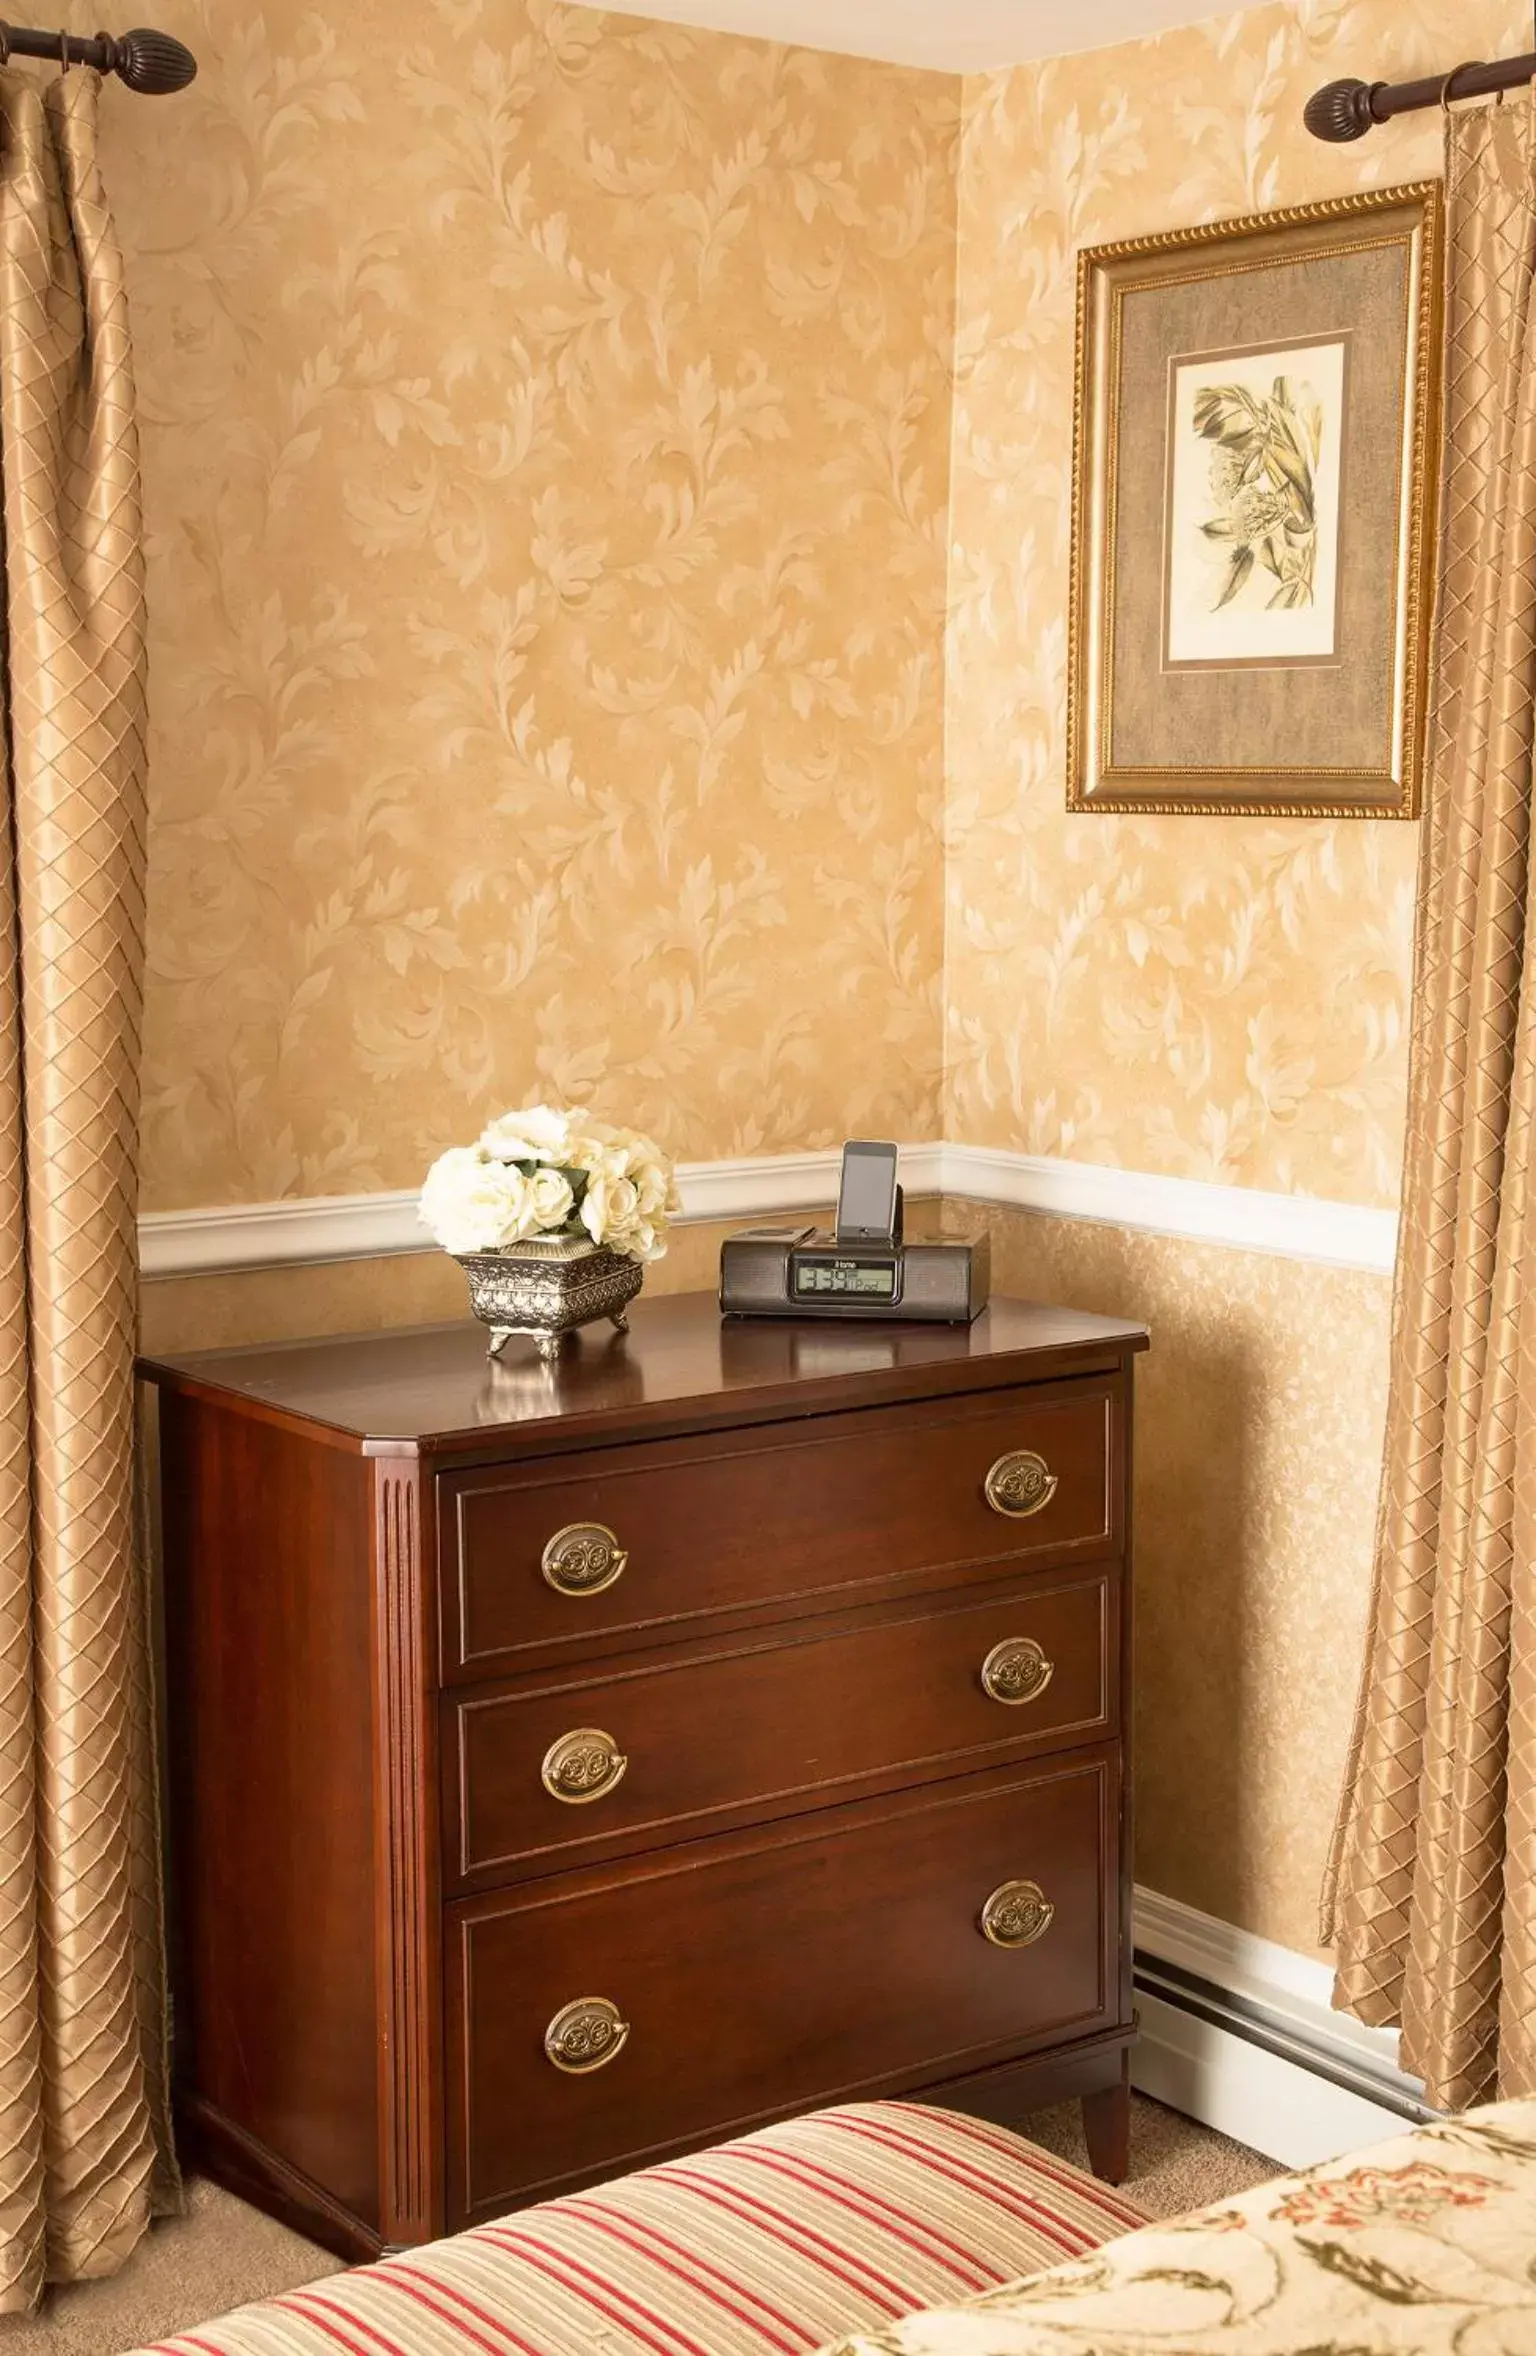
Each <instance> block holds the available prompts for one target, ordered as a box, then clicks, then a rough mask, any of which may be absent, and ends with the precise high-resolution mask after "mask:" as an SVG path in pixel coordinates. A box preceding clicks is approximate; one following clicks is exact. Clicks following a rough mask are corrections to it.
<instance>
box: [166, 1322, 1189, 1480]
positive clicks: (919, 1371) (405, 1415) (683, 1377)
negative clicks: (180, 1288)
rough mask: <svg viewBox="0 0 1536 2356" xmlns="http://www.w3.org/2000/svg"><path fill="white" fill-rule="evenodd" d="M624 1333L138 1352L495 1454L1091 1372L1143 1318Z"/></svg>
mask: <svg viewBox="0 0 1536 2356" xmlns="http://www.w3.org/2000/svg"><path fill="white" fill-rule="evenodd" d="M629 1318H630V1332H629V1334H628V1335H627V1336H621V1335H618V1334H615V1333H613V1332H612V1331H610V1329H609V1328H608V1327H606V1326H604V1327H602V1328H601V1329H599V1328H596V1327H589V1328H588V1329H587V1330H586V1331H585V1332H583V1333H579V1334H577V1335H574V1336H573V1337H572V1341H571V1343H570V1345H569V1347H568V1348H567V1349H566V1350H565V1351H563V1352H562V1354H561V1357H560V1359H559V1360H558V1362H557V1363H556V1365H555V1367H554V1368H553V1370H551V1369H550V1368H548V1367H546V1366H545V1364H544V1362H543V1360H542V1359H540V1358H539V1357H538V1356H537V1354H536V1353H535V1351H534V1348H533V1344H532V1343H531V1342H529V1341H526V1340H522V1339H518V1340H514V1341H512V1342H509V1343H508V1345H507V1349H506V1353H505V1356H504V1357H503V1359H502V1360H500V1361H499V1362H497V1363H496V1364H494V1365H493V1364H491V1363H490V1362H489V1361H488V1360H487V1357H486V1350H485V1330H484V1328H483V1327H482V1326H478V1325H475V1324H474V1323H472V1322H470V1321H467V1320H466V1321H465V1322H462V1323H460V1324H457V1325H438V1326H420V1327H412V1328H406V1329H402V1330H399V1331H395V1332H391V1333H373V1334H353V1335H349V1336H345V1337H343V1338H341V1339H339V1340H331V1339H326V1340H318V1341H312V1342H285V1343H278V1344H272V1345H268V1346H265V1347H261V1348H256V1349H239V1350H206V1351H197V1352H193V1353H190V1354H186V1355H181V1356H176V1355H172V1356H169V1357H165V1358H158V1359H145V1360H144V1361H143V1363H142V1371H143V1372H144V1373H145V1374H146V1375H149V1376H151V1377H153V1378H154V1379H155V1380H157V1381H158V1382H159V1383H161V1385H162V1386H163V1387H167V1388H175V1389H186V1390H194V1391H196V1392H198V1393H199V1394H201V1395H203V1396H212V1395H215V1394H218V1393H221V1392H233V1393H234V1394H235V1395H236V1396H238V1397H239V1398H241V1399H244V1400H245V1401H246V1402H247V1403H248V1408H249V1411H250V1412H251V1413H252V1414H256V1415H266V1416H271V1417H274V1418H277V1419H279V1420H286V1421H292V1422H295V1423H297V1424H300V1425H302V1426H304V1427H305V1428H306V1430H307V1432H308V1435H309V1437H310V1439H311V1441H312V1443H318V1442H319V1441H320V1437H321V1434H322V1433H323V1432H325V1431H329V1432H330V1433H331V1434H332V1435H333V1436H334V1437H335V1438H337V1439H338V1440H341V1441H353V1442H356V1443H358V1444H359V1445H362V1446H365V1447H369V1448H373V1447H379V1448H382V1449H384V1450H386V1451H388V1450H393V1449H395V1448H398V1447H399V1446H401V1445H402V1444H405V1443H413V1444H415V1445H416V1446H418V1447H421V1448H424V1449H430V1450H431V1451H432V1452H433V1453H434V1454H436V1455H439V1456H449V1455H458V1454H465V1455H469V1456H481V1457H484V1458H485V1459H486V1460H487V1461H491V1460H493V1459H499V1460H501V1461H505V1462H510V1461H512V1460H513V1459H515V1458H521V1457H524V1456H530V1455H535V1456H544V1455H550V1454H555V1453H558V1452H560V1451H561V1450H564V1449H566V1448H587V1447H591V1446H593V1445H595V1444H596V1443H597V1442H598V1441H600V1440H602V1439H604V1438H607V1437H610V1436H615V1435H617V1436H620V1437H623V1438H626V1439H628V1438H636V1437H642V1436H643V1437H645V1438H655V1437H657V1436H659V1434H660V1433H662V1432H664V1431H666V1430H669V1429H671V1430H678V1431H687V1430H692V1431H710V1430H716V1429H719V1428H720V1427H722V1426H725V1425H730V1424H754V1423H770V1422H779V1421H782V1420H784V1419H785V1418H790V1419H793V1418H794V1417H796V1416H801V1415H808V1414H824V1413H826V1412H827V1411H829V1410H831V1409H842V1408H845V1407H874V1406H890V1405H893V1404H895V1403H896V1402H897V1401H899V1400H902V1399H933V1398H944V1397H948V1396H951V1395H952V1394H955V1393H961V1392H966V1391H977V1390H996V1389H998V1388H999V1387H1000V1386H1004V1385H1007V1384H1010V1383H1021V1382H1034V1381H1038V1380H1042V1379H1045V1380H1048V1379H1050V1378H1052V1377H1055V1376H1059V1375H1064V1374H1080V1373H1092V1372H1096V1371H1102V1372H1105V1373H1108V1372H1110V1371H1112V1370H1113V1369H1114V1368H1116V1367H1117V1366H1119V1365H1121V1364H1122V1363H1123V1362H1124V1360H1125V1359H1126V1357H1127V1356H1128V1355H1129V1354H1131V1353H1133V1352H1135V1351H1138V1350H1144V1349H1145V1348H1146V1346H1147V1331H1146V1327H1145V1326H1141V1325H1131V1324H1126V1323H1124V1322H1123V1321H1121V1320H1120V1319H1118V1318H1111V1317H1092V1316H1087V1315H1085V1314H1083V1313H1082V1312H1081V1311H1079V1310H1075V1309H1052V1308H1047V1307H1044V1306H1042V1305H1041V1304H1039V1303H1037V1302H1032V1301H1008V1300H995V1301H993V1302H992V1304H991V1306H990V1307H989V1308H987V1309H984V1310H983V1312H982V1314H981V1316H980V1317H978V1318H977V1320H976V1322H975V1324H974V1325H971V1326H963V1325H961V1326H955V1325H942V1326H941V1325H921V1326H917V1325H907V1326H901V1325H868V1326H863V1325H858V1326H855V1325H843V1326H829V1325H816V1324H814V1323H812V1322H810V1321H809V1320H807V1321H805V1322H803V1323H802V1322H800V1321H797V1320H795V1321H788V1322H786V1323H783V1324H779V1323H776V1322H769V1321H764V1320H761V1319H751V1318H744V1319H736V1320H732V1319H729V1318H727V1319H722V1318H721V1316H720V1314H719V1311H718V1309H717V1307H716V1305H715V1302H714V1299H713V1297H712V1296H711V1295H708V1294H705V1293H679V1294H674V1295H673V1296H672V1297H671V1298H670V1299H666V1300H655V1301H646V1300H640V1301H637V1302H635V1303H634V1305H633V1306H632V1307H631V1309H630V1311H629Z"/></svg>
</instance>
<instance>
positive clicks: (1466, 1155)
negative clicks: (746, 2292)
mask: <svg viewBox="0 0 1536 2356" xmlns="http://www.w3.org/2000/svg"><path fill="white" fill-rule="evenodd" d="M1447 142H1448V152H1447V194H1448V200H1449V237H1450V257H1449V276H1448V288H1447V297H1448V306H1449V308H1448V317H1447V340H1446V361H1447V366H1446V404H1447V407H1446V449H1447V478H1446V505H1445V530H1444V536H1443V543H1442V552H1441V583H1440V606H1439V619H1438V625H1437V646H1436V653H1435V685H1434V708H1433V713H1432V719H1431V744H1430V782H1429V802H1428V809H1427V813H1426V819H1425V826H1424V835H1423V841H1422V846H1421V853H1420V880H1419V911H1418V932H1417V942H1416V950H1415V975H1414V1010H1415V1011H1414V1032H1413V1041H1412V1055H1411V1065H1410V1082H1409V1122H1408V1144H1407V1154H1406V1161H1405V1168H1404V1196H1403V1218H1402V1231H1401V1239H1400V1242H1399V1247H1398V1261H1397V1279H1396V1288H1395V1303H1394V1314H1393V1336H1392V1369H1391V1388H1390V1397H1389V1405H1388V1419H1387V1443H1386V1457H1385V1467H1384V1473H1383V1482H1382V1503H1381V1515H1380V1523H1379V1529H1378V1536H1377V1559H1376V1580H1375V1593H1374V1599H1373V1605H1372V1614H1371V1624H1370V1634H1369V1639H1368V1652H1367V1659H1366V1665H1365V1675H1364V1680H1363V1684H1362V1688H1361V1703H1360V1710H1359V1714H1358V1719H1357V1727H1356V1737H1355V1744H1354V1752H1353V1756H1352V1759H1351V1762H1350V1767H1349V1772H1348V1776H1347V1779H1346V1785H1345V1791H1344V1796H1343V1802H1342V1806H1341V1811H1340V1818H1339V1827H1338V1833H1337V1837H1336V1840H1335V1845H1334V1857H1333V1862H1332V1865H1331V1868H1330V1888H1329V1889H1328V1891H1327V1892H1325V1899H1324V1916H1325V1921H1324V1929H1325V1932H1327V1931H1329V1930H1330V1929H1331V1930H1332V1932H1333V1933H1334V1934H1335V1937H1336V1943H1337V1953H1338V1966H1339V1970H1338V1984H1337V2000H1338V2001H1339V2002H1340V2003H1342V2004H1343V2005H1344V2006H1345V2007H1347V2009H1348V2010H1350V2011H1351V2012H1353V2013H1355V2014H1356V2015H1357V2016H1358V2017H1359V2018H1360V2019H1361V2020H1364V2021H1369V2022H1374V2023H1390V2022H1401V2024H1402V2031H1403V2038H1402V2051H1403V2060H1404V2064H1405V2066H1406V2067H1407V2068H1409V2069H1411V2070H1413V2071H1415V2072H1417V2073H1418V2074H1419V2075H1420V2076H1422V2077H1423V2079H1424V2080H1425V2082H1426V2085H1427V2088H1428V2093H1429V2099H1430V2100H1431V2102H1433V2103H1435V2104H1437V2105H1439V2106H1442V2107H1444V2108H1446V2109H1458V2110H1459V2109H1461V2108H1463V2107H1464V2106H1465V2105H1467V2104H1469V2103H1473V2102H1477V2101H1480V2100H1483V2099H1485V2098H1487V2097H1491V2096H1493V2095H1495V2094H1499V2095H1529V2094H1532V2093H1536V1258H1533V1253H1536V1203H1533V1196H1532V1187H1533V1180H1536V1170H1533V1123H1536V892H1533V889H1532V859H1533V838H1532V827H1531V798H1532V722H1533V707H1536V308H1533V293H1536V114H1533V111H1532V108H1531V105H1530V104H1529V103H1528V102H1526V101H1525V100H1521V101H1520V102H1519V103H1514V102H1510V101H1507V102H1506V103H1505V104H1504V105H1502V106H1490V107H1481V108H1477V109H1475V110H1473V111H1471V112H1467V113H1462V114H1458V115H1455V116H1451V117H1449V118H1448V122H1447Z"/></svg>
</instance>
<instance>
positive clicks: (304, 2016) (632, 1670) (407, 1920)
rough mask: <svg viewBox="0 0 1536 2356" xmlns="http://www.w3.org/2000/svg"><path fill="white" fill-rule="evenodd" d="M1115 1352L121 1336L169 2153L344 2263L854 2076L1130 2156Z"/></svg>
mask: <svg viewBox="0 0 1536 2356" xmlns="http://www.w3.org/2000/svg"><path fill="white" fill-rule="evenodd" d="M1145 1341H1146V1337H1145V1335H1144V1333H1143V1332H1142V1331H1141V1330H1140V1329H1139V1328H1137V1327H1132V1326H1123V1325H1118V1324H1114V1323H1112V1322H1110V1321H1109V1320H1106V1319H1103V1318H1094V1317H1086V1316H1079V1315H1074V1314H1069V1313H1066V1312H1062V1311H1055V1310H1049V1309H1041V1308H1033V1307H1029V1306H1026V1305H1024V1304H1020V1303H1015V1302H1007V1301H1000V1302H994V1303H993V1305H992V1307H991V1308H990V1309H989V1310H988V1311H987V1313H986V1314H985V1315H984V1317H983V1318H982V1319H981V1320H980V1321H979V1323H978V1324H977V1325H975V1326H974V1327H972V1328H970V1329H969V1331H965V1330H955V1329H951V1328H941V1327H909V1328H900V1327H878V1326H868V1327H859V1326H837V1327H816V1326H809V1325H793V1324H785V1325H777V1324H740V1325H737V1324H725V1325H722V1324H721V1322H720V1320H719V1317H718V1315H717V1313H716V1310H715V1306H714V1303H713V1301H712V1300H708V1299H706V1298H704V1297H702V1296H687V1297H684V1298H680V1299H673V1300H661V1301H656V1302H647V1303H642V1304H641V1305H640V1306H639V1307H638V1308H637V1309H636V1311H635V1312H634V1319H633V1330H632V1332H631V1333H630V1335H629V1336H628V1337H627V1339H619V1338H618V1337H614V1338H612V1339H607V1338H603V1339H596V1338H594V1337H593V1336H592V1335H590V1334H589V1335H586V1336H584V1337H582V1339H581V1340H580V1341H579V1342H578V1343H576V1344H575V1345H574V1346H573V1347H571V1348H570V1349H569V1351H568V1353H567V1355H566V1357H565V1358H564V1359H563V1360H562V1361H561V1362H560V1364H559V1366H558V1367H557V1368H556V1369H554V1370H550V1369H546V1368H545V1367H544V1366H543V1365H542V1364H541V1363H540V1362H539V1361H537V1360H536V1359H535V1358H533V1357H532V1355H531V1354H530V1356H529V1357H528V1359H527V1360H526V1361H524V1362H521V1363H512V1364H504V1365H500V1366H492V1365H490V1364H488V1362H487V1359H486V1355H485V1337H484V1335H483V1333H482V1332H481V1330H480V1329H479V1328H478V1327H474V1326H469V1325H463V1326H453V1327H444V1328H433V1329H431V1330H429V1331H425V1332H415V1333H393V1334H384V1335H376V1336H367V1337H362V1338H358V1339H355V1340H347V1341H340V1342H316V1343H309V1344H302V1345H296V1346H287V1347H281V1348H272V1349H260V1350H243V1351H234V1352H223V1353H217V1354H210V1355H207V1356H203V1357H199V1358H186V1359H179V1360H175V1361H166V1362H158V1363H152V1364H146V1365H145V1367H144V1368H143V1372H144V1374H145V1376H146V1377H147V1378H148V1379H149V1380H150V1381H151V1382H152V1383H153V1384H154V1385H155V1387H156V1392H157V1395H158V1412H159V1434H160V1452H161V1462H162V1497H163V1522H164V1553H165V1577H166V1625H167V1653H168V1662H169V1696H168V1706H169V1721H170V1758H171V1816H172V1831H173V1845H174V1855H175V1891H174V1921H175V1929H176V1937H175V1986H176V2056H177V2077H178V2101H179V2110H180V2116H181V2122H182V2130H183V2134H184V2136H185V2137H186V2138H187V2140H188V2142H189V2144H190V2146H191V2148H192V2151H193V2154H194V2156H195V2157H196V2158H197V2160H198V2161H199V2162H200V2163H201V2164H202V2165H203V2166H205V2167H206V2168H207V2169H208V2170H209V2172H210V2173H212V2174H214V2175H216V2176H218V2177H220V2178H222V2179H223V2180H224V2181H225V2182H227V2183H230V2184H232V2185H233V2186H235V2187H236V2188H237V2189H239V2190H241V2191H243V2192H245V2193H246V2194H247V2195H248V2196H250V2197H252V2198H254V2199H256V2200H258V2201H260V2202H261V2203H262V2204H263V2205H264V2206H266V2207H268V2208H270V2209H272V2210H274V2211H275V2212H277V2213H278V2214H281V2215H284V2216H286V2217H288V2218H289V2219H290V2220H291V2221H293V2222H295V2223H297V2224H299V2225H300V2226H301V2227H302V2228H303V2229H304V2230H306V2231H307V2232H309V2233H311V2234H313V2235H314V2236H315V2237H316V2238H318V2239H320V2240H322V2241H325V2242H327V2243H329V2244H330V2245H331V2246H333V2247H335V2248H337V2249H338V2250H340V2251H342V2252H343V2253H344V2254H346V2255H351V2256H371V2255H375V2254H377V2252H378V2251H379V2250H380V2249H381V2248H387V2247H394V2246H400V2245H403V2244H409V2243H413V2242H418V2241H422V2240H426V2239H428V2238H430V2237H431V2236H432V2235H434V2234H437V2233H441V2232H444V2231H448V2230H453V2229H455V2228H457V2227H459V2226H462V2225H466V2224H471V2223H476V2222H479V2221H482V2220H483V2219H485V2218H487V2217H490V2216H494V2215H496V2214H498V2213H499V2212H501V2211H503V2210H505V2209H508V2208H512V2207H515V2206H517V2205H518V2204H519V2203H521V2202H525V2201H528V2200H532V2199H536V2198H540V2197H546V2196H548V2195H550V2194H552V2193H555V2192H558V2191H562V2190H569V2189H571V2188H572V2187H573V2186H575V2185H577V2184H580V2183H584V2182H588V2181H591V2180H593V2179H595V2178H598V2177H601V2176H604V2175H610V2174H614V2173H616V2172H618V2171H619V2170H621V2169H624V2168H628V2167H631V2166H636V2165H640V2164H643V2163H644V2162H645V2161H647V2160H650V2159H656V2158H659V2157H661V2156H663V2155H664V2154H665V2153H667V2152H672V2151H677V2150H682V2149H686V2148H688V2147H689V2146H691V2145H697V2144H700V2143H704V2142H707V2141H711V2140H714V2139H715V2138H717V2137H719V2136H721V2135H725V2134H728V2133H732V2132H738V2131H741V2130H744V2129H745V2128H747V2127H749V2126H751V2125H753V2124H756V2123H760V2122H761V2121H763V2120H765V2119H768V2118H770V2117H773V2116H774V2115H776V2114H782V2113H784V2112H786V2111H792V2110H799V2109H804V2108H808V2107H810V2106H812V2105H814V2104H816V2103H820V2102H824V2101H831V2100H837V2099H845V2098H849V2097H853V2096H859V2095H865V2094H868V2095H873V2094H876V2093H883V2094H888V2093H895V2092H907V2091H911V2092H916V2091H919V2090H921V2091H922V2092H923V2093H925V2094H926V2095H927V2096H929V2097H930V2098H937V2099H940V2100H943V2101H946V2102H949V2103H952V2104H955V2105H957V2106H960V2107H965V2108H969V2109H974V2110H977V2111H981V2112H986V2113H990V2114H992V2115H994V2116H996V2117H999V2118H1006V2119H1013V2120H1017V2119H1019V2118H1022V2117H1025V2116H1027V2114H1028V2112H1029V2111H1030V2110H1031V2109H1033V2108H1036V2107H1039V2106H1040V2105H1042V2104H1044V2103H1047V2102H1052V2101H1056V2100H1060V2099H1062V2098H1063V2097H1065V2096H1068V2095H1081V2096H1082V2097H1083V2098H1084V2109H1085V2116H1086V2119H1087V2123H1088V2127H1089V2134H1090V2147H1091V2149H1092V2151H1093V2154H1094V2158H1095V2163H1096V2164H1097V2165H1099V2166H1100V2168H1101V2170H1103V2171H1104V2172H1107V2173H1112V2174H1113V2173H1117V2172H1119V2171H1120V2170H1123V2166H1124V2153H1123V2140H1124V2126H1125V2100H1126V2098H1125V2085H1126V2078H1125V2067H1126V2055H1127V2049H1128V2045H1129V2041H1130V2038H1131V2035H1132V2019H1131V2007H1130V1946H1129V1936H1130V1924H1129V1892H1130V1851H1129V1837H1128V1810H1127V1766H1126V1733H1127V1727H1126V1719H1125V1715H1124V1697H1125V1694H1126V1690H1127V1670H1128V1663H1129V1535H1128V1530H1127V1499H1128V1493H1129V1456H1130V1418H1131V1369H1132V1364H1133V1361H1134V1356H1135V1353H1136V1352H1137V1351H1138V1350H1139V1349H1141V1348H1143V1347H1144V1346H1145ZM516 1346H517V1345H514V1347H516Z"/></svg>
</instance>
